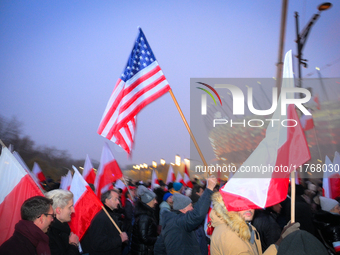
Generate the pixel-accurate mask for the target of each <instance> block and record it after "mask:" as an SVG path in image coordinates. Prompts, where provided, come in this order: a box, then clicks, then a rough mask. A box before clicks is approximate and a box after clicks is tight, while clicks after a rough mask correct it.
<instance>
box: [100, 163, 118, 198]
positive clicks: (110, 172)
mask: <svg viewBox="0 0 340 255" xmlns="http://www.w3.org/2000/svg"><path fill="white" fill-rule="evenodd" d="M122 176H123V173H122V171H121V170H120V168H119V166H118V164H117V161H116V160H112V161H110V162H108V163H107V164H105V166H104V169H103V174H102V175H101V176H99V178H100V180H99V185H98V190H97V194H98V198H100V195H101V194H100V192H101V189H102V188H103V187H105V186H106V185H107V184H109V183H112V182H114V181H115V180H118V179H120V178H121V177H122Z"/></svg>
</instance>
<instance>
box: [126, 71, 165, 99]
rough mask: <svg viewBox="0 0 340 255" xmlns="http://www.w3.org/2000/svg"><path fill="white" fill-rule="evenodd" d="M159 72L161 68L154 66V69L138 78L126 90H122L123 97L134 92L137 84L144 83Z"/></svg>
mask: <svg viewBox="0 0 340 255" xmlns="http://www.w3.org/2000/svg"><path fill="white" fill-rule="evenodd" d="M159 71H161V68H160V66H159V65H157V66H155V68H154V69H152V70H150V71H149V72H147V73H146V74H144V75H142V76H141V77H139V78H138V79H137V80H136V81H134V82H133V83H132V84H131V85H129V87H128V88H126V89H125V90H124V96H125V95H127V94H129V93H130V92H131V91H132V90H134V89H135V88H136V87H137V86H138V85H139V84H141V83H142V82H144V81H146V80H147V79H149V78H151V77H152V76H154V75H155V74H156V73H158V72H159Z"/></svg>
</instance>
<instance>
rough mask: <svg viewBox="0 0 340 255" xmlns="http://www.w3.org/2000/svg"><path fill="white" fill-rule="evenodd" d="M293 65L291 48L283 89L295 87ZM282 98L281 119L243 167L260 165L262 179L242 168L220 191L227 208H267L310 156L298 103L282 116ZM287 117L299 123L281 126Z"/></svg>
mask: <svg viewBox="0 0 340 255" xmlns="http://www.w3.org/2000/svg"><path fill="white" fill-rule="evenodd" d="M292 67H293V63H292V53H291V51H289V52H288V53H287V54H286V56H285V61H284V70H283V78H284V79H283V82H282V84H283V85H282V90H283V89H284V88H293V87H294V79H293V68H292ZM287 94H288V96H287V98H288V99H289V98H290V99H291V98H293V96H294V95H293V93H287ZM281 97H282V94H281V95H280V99H279V101H278V105H277V109H276V111H275V112H274V114H273V117H272V119H276V120H279V121H277V122H276V123H275V124H269V125H268V128H267V131H266V137H265V138H264V139H263V140H262V142H261V143H260V144H259V145H258V147H257V148H256V149H255V150H254V152H253V153H252V154H251V155H250V156H249V157H248V159H247V160H246V161H245V162H244V163H243V165H242V166H241V167H240V169H242V170H244V169H252V168H253V169H254V167H257V168H258V169H259V170H261V172H260V176H259V177H260V178H256V177H255V178H249V177H248V176H249V172H245V171H240V169H239V170H238V171H237V172H236V173H235V174H234V176H233V178H231V179H230V180H229V181H228V182H227V184H225V185H224V186H223V187H222V188H221V190H220V193H221V195H222V197H223V200H224V203H225V205H226V207H227V209H228V211H242V210H247V209H256V208H266V207H269V206H272V205H275V204H277V203H280V202H281V201H283V200H284V199H285V198H286V196H287V191H288V184H289V173H290V172H291V171H294V170H295V169H296V168H298V167H299V166H300V165H302V164H304V163H305V162H306V161H308V160H309V159H310V152H309V149H308V145H307V141H306V138H305V135H304V133H303V130H302V127H301V124H300V122H299V118H298V116H297V113H296V110H295V106H294V105H293V104H288V105H286V115H283V116H282V115H281ZM285 119H291V120H294V121H295V122H296V123H297V125H296V126H295V127H289V128H288V127H285V126H283V125H281V123H282V121H283V120H285ZM288 125H292V124H286V126H288ZM264 167H266V171H264V170H265V168H264ZM271 169H274V170H275V169H276V170H277V169H279V171H272V170H271ZM280 169H281V170H280ZM282 169H283V170H282ZM283 177H286V178H283Z"/></svg>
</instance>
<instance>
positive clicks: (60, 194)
mask: <svg viewBox="0 0 340 255" xmlns="http://www.w3.org/2000/svg"><path fill="white" fill-rule="evenodd" d="M45 197H47V198H50V199H52V200H53V205H52V207H53V211H54V210H55V209H56V208H57V207H60V208H62V209H63V208H64V207H65V206H66V205H67V203H68V202H69V201H70V200H71V199H73V193H72V192H71V191H68V190H63V189H54V190H51V191H49V192H47V193H46V194H45Z"/></svg>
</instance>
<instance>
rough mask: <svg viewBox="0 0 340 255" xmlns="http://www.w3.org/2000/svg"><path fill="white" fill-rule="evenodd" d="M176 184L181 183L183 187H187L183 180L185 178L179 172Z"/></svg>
mask: <svg viewBox="0 0 340 255" xmlns="http://www.w3.org/2000/svg"><path fill="white" fill-rule="evenodd" d="M176 182H180V183H182V184H183V185H185V183H184V180H183V177H182V175H181V174H180V173H179V172H178V173H177V178H176Z"/></svg>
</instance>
